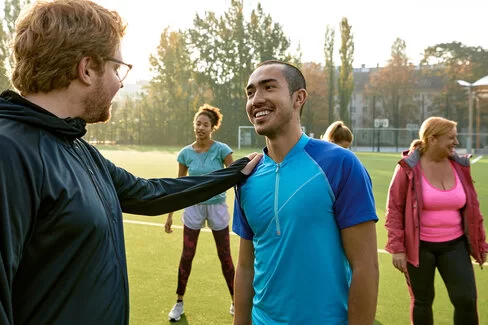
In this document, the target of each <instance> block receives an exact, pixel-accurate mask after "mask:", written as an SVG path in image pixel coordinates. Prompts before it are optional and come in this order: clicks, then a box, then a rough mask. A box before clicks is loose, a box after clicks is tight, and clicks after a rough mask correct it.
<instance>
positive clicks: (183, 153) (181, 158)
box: [176, 147, 188, 166]
mask: <svg viewBox="0 0 488 325" xmlns="http://www.w3.org/2000/svg"><path fill="white" fill-rule="evenodd" d="M187 156H188V155H187V147H184V148H183V149H181V150H180V152H179V153H178V157H177V158H176V161H178V163H180V164H182V165H185V166H188V161H187V160H188V159H187Z"/></svg>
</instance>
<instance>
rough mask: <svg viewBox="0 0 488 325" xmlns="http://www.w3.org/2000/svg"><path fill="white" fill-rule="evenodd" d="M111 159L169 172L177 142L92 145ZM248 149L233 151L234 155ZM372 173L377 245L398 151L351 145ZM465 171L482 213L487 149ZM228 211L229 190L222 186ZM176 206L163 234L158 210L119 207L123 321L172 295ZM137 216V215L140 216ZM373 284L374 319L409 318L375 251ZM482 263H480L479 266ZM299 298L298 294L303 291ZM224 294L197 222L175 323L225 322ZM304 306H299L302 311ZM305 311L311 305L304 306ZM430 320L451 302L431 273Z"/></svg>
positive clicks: (148, 319)
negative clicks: (170, 227)
mask: <svg viewBox="0 0 488 325" xmlns="http://www.w3.org/2000/svg"><path fill="white" fill-rule="evenodd" d="M99 148H100V149H101V150H102V153H103V154H104V155H105V157H107V158H108V159H110V160H111V161H113V162H114V163H116V164H117V165H118V166H120V167H123V168H125V169H126V170H128V171H130V172H132V173H134V174H135V175H138V176H140V177H146V178H150V177H176V175H177V170H178V168H177V163H176V155H177V153H178V150H179V148H153V147H142V148H138V147H99ZM248 152H249V151H239V152H236V153H235V154H234V158H239V157H241V156H243V155H245V154H247V153H248ZM358 157H359V158H360V159H361V161H362V162H363V164H364V165H365V166H366V168H367V169H368V171H369V173H370V175H371V178H372V180H373V189H374V194H375V199H376V209H377V212H378V216H379V218H380V221H379V222H378V224H377V232H378V248H379V249H382V248H384V246H385V243H386V238H387V236H386V231H385V228H384V215H385V201H386V194H387V189H388V185H389V182H390V179H391V175H392V172H393V169H394V167H395V164H396V162H397V161H398V159H399V154H382V153H358ZM472 174H473V178H474V180H475V182H476V184H475V185H476V189H477V191H478V197H479V200H480V204H481V209H482V212H483V215H484V216H487V215H488V203H487V201H486V200H487V199H488V186H486V184H488V157H486V158H483V159H481V160H480V161H478V162H477V163H476V164H474V165H473V167H472ZM227 194H228V204H229V208H230V209H231V210H230V211H232V207H233V199H234V195H233V191H231V190H230V191H228V192H227ZM180 216H181V211H178V212H177V213H176V214H175V216H174V218H173V219H174V222H175V224H176V225H175V229H174V232H173V233H172V234H166V233H165V232H164V230H163V228H162V227H161V226H162V225H163V223H164V221H165V220H166V216H157V217H142V216H135V215H129V214H126V215H124V219H125V221H126V222H125V225H124V226H125V239H126V247H127V261H128V268H129V282H130V300H131V324H135V325H148V324H162V323H163V324H166V323H169V322H168V318H167V314H168V312H169V310H170V309H171V307H172V305H173V304H174V302H175V299H176V294H175V291H176V284H177V283H176V282H177V271H178V263H179V258H180V254H181V248H182V230H181V227H180V226H181V221H180ZM140 222H142V223H140ZM231 245H232V255H233V257H234V262H235V261H236V259H237V253H238V237H237V236H235V235H234V236H231ZM379 261H380V272H381V273H380V274H381V275H380V292H379V300H378V310H377V317H376V319H377V324H384V325H386V324H387V325H390V324H395V325H402V324H405V325H407V324H409V316H408V313H409V295H408V290H407V287H406V284H405V281H404V277H403V275H402V274H401V273H399V272H398V271H396V270H395V269H394V268H393V266H392V265H391V257H390V255H388V254H386V253H382V252H380V253H379ZM487 268H488V266H487ZM487 272H488V270H487V269H485V270H480V268H479V266H475V273H476V280H477V285H478V295H479V300H478V308H479V312H480V319H481V322H480V324H488V308H486V306H488V275H487ZM304 299H306V297H304ZM230 301H231V300H230V296H229V293H228V291H227V287H226V284H225V280H224V277H223V275H222V273H221V270H220V263H219V261H218V257H217V252H216V249H215V244H214V242H213V237H212V235H211V233H210V232H208V231H205V230H203V231H202V233H201V234H200V239H199V242H198V249H197V254H196V257H195V259H194V263H193V269H192V274H191V276H190V280H189V283H188V288H187V292H186V295H185V317H183V318H182V319H181V321H180V322H179V323H180V324H192V325H195V324H196V325H199V324H231V323H232V317H231V316H230V315H229V313H228V310H229V305H230ZM304 312H307V311H304ZM309 312H310V314H311V319H313V311H309ZM434 317H435V324H440V325H444V324H446V325H447V324H452V307H451V304H450V302H449V298H448V296H447V292H446V290H445V288H444V285H443V283H442V281H441V279H440V276H439V275H438V274H437V275H436V298H435V302H434Z"/></svg>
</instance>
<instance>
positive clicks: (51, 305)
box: [0, 0, 259, 325]
mask: <svg viewBox="0 0 488 325" xmlns="http://www.w3.org/2000/svg"><path fill="white" fill-rule="evenodd" d="M125 27H126V26H125V24H124V23H123V21H122V19H121V17H120V16H119V15H118V14H117V12H115V11H109V10H107V9H105V8H103V7H101V6H100V5H98V4H96V3H94V2H91V1H86V0H58V1H52V2H41V3H35V4H33V5H32V6H30V7H28V8H27V9H26V11H25V12H23V13H22V14H21V16H20V19H19V20H18V21H17V25H16V35H15V38H14V42H13V48H12V52H13V58H14V66H13V71H12V75H11V81H12V84H13V86H14V87H15V88H16V89H17V92H16V91H11V90H7V91H4V92H3V93H2V94H1V95H0V229H1V231H2V234H1V235H0V324H37V325H40V324H84V325H85V324H91V325H93V324H111V325H112V324H128V322H129V289H128V281H127V265H126V254H125V247H124V237H123V223H122V212H127V213H134V214H144V215H161V214H165V213H168V212H171V211H175V210H178V209H181V208H184V207H186V206H190V205H193V204H196V203H198V202H201V201H204V200H207V199H209V198H211V197H212V196H214V195H216V194H218V193H221V192H223V191H225V190H227V189H228V188H230V187H232V186H233V185H235V184H236V183H238V182H239V181H242V180H243V179H244V178H245V174H249V173H250V172H251V171H252V169H253V168H254V166H255V164H256V162H257V161H258V159H259V155H255V154H251V155H249V156H248V157H245V158H242V159H240V160H237V161H236V162H235V163H234V164H232V165H231V166H229V167H228V168H225V169H222V170H219V171H216V172H213V173H211V174H207V175H202V176H188V177H182V178H178V179H164V178H163V179H143V178H138V177H136V176H134V175H132V174H131V173H129V172H127V171H125V170H124V169H122V168H119V167H117V166H115V165H114V164H112V163H111V162H110V161H108V160H107V159H105V158H104V157H103V156H102V155H101V154H100V153H99V152H98V150H97V149H96V148H94V147H93V146H91V145H89V144H88V143H87V142H85V141H84V140H83V139H82V137H83V135H84V134H85V132H86V130H85V125H86V124H87V123H97V122H104V121H107V120H108V119H109V118H110V108H111V102H112V99H113V97H114V96H115V94H116V93H117V91H118V90H119V89H120V88H121V87H122V86H123V81H124V78H125V77H126V75H127V73H128V71H129V70H130V68H131V67H132V66H131V65H130V64H126V63H124V62H123V59H122V56H121V51H120V43H121V39H122V37H123V35H124V31H125ZM253 158H254V159H253ZM249 159H251V162H250V163H248V162H249Z"/></svg>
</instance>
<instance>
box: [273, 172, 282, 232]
mask: <svg viewBox="0 0 488 325" xmlns="http://www.w3.org/2000/svg"><path fill="white" fill-rule="evenodd" d="M275 171H276V176H275V195H274V219H275V223H276V234H277V235H278V236H281V228H280V219H279V217H278V193H279V190H280V164H276V170H275Z"/></svg>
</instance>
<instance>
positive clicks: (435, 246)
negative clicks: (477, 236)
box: [407, 236, 479, 325]
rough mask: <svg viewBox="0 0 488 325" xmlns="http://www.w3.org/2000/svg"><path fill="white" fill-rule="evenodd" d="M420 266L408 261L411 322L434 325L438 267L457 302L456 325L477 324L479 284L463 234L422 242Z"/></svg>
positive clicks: (448, 289)
mask: <svg viewBox="0 0 488 325" xmlns="http://www.w3.org/2000/svg"><path fill="white" fill-rule="evenodd" d="M419 259H420V260H419V262H420V263H419V267H418V268H417V267H415V266H413V265H411V264H409V263H408V265H407V268H408V276H407V283H408V285H409V289H410V296H411V304H410V313H411V320H412V324H414V325H433V324H434V317H433V313H432V303H433V302H434V295H435V290H434V274H435V268H436V267H437V269H438V270H439V273H440V275H441V277H442V280H443V281H444V284H445V285H446V288H447V292H448V294H449V298H450V300H451V303H452V304H453V305H454V325H478V322H479V321H478V311H477V307H476V304H477V303H476V298H477V297H476V284H475V279H474V271H473V265H472V263H471V259H470V257H469V253H468V247H467V243H466V239H465V237H464V236H462V237H460V238H458V239H454V240H451V241H448V242H443V243H432V242H423V241H421V242H420V256H419Z"/></svg>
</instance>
